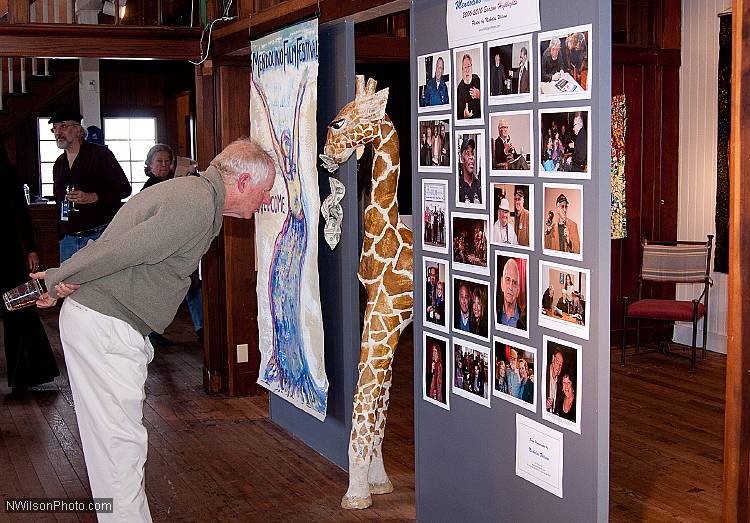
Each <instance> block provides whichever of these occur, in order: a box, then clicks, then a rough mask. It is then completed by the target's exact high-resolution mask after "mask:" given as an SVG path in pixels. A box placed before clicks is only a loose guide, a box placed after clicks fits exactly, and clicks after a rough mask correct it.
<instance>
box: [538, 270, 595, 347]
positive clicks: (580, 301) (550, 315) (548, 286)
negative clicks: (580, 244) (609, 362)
mask: <svg viewBox="0 0 750 523" xmlns="http://www.w3.org/2000/svg"><path fill="white" fill-rule="evenodd" d="M589 285H590V281H589V270H588V269H581V268H579V267H572V266H570V265H561V264H559V263H554V262H548V261H545V260H541V261H540V262H539V294H540V299H539V325H541V326H543V327H547V328H549V329H552V330H556V331H558V332H565V333H566V334H570V335H573V336H577V337H579V338H583V339H585V340H587V339H589V316H590V315H589V311H590V309H591V304H590V303H589V297H590V296H591V294H590V293H589Z"/></svg>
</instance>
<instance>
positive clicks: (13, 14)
mask: <svg viewBox="0 0 750 523" xmlns="http://www.w3.org/2000/svg"><path fill="white" fill-rule="evenodd" d="M8 21H9V22H10V23H11V24H28V23H29V0H10V2H9V5H8Z"/></svg>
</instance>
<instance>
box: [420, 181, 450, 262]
mask: <svg viewBox="0 0 750 523" xmlns="http://www.w3.org/2000/svg"><path fill="white" fill-rule="evenodd" d="M447 212H448V180H422V248H423V249H424V250H425V251H432V252H439V253H442V254H448V238H449V235H448V219H447Z"/></svg>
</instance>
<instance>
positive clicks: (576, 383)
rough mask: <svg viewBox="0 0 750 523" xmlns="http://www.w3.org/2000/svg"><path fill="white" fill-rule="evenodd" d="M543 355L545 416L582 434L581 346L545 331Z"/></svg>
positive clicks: (550, 420) (551, 421) (543, 407)
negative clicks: (554, 336)
mask: <svg viewBox="0 0 750 523" xmlns="http://www.w3.org/2000/svg"><path fill="white" fill-rule="evenodd" d="M542 356H543V358H542V359H543V363H542V370H543V371H544V376H543V377H542V376H540V382H541V384H542V401H543V403H542V419H545V420H547V421H549V422H550V423H554V424H555V425H558V426H560V427H563V428H565V429H568V430H571V431H573V432H575V433H576V434H580V433H581V381H582V380H579V379H578V378H579V377H581V375H582V374H581V346H580V345H578V344H575V343H571V342H569V341H564V340H561V339H558V338H553V337H552V336H547V335H546V334H545V335H544V336H543V341H542Z"/></svg>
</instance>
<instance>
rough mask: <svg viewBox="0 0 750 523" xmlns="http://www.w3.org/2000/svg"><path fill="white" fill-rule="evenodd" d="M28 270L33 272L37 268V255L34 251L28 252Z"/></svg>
mask: <svg viewBox="0 0 750 523" xmlns="http://www.w3.org/2000/svg"><path fill="white" fill-rule="evenodd" d="M27 258H28V260H29V270H30V271H31V272H35V271H38V270H39V256H37V254H36V253H35V252H30V253H29V255H28V257H27Z"/></svg>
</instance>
